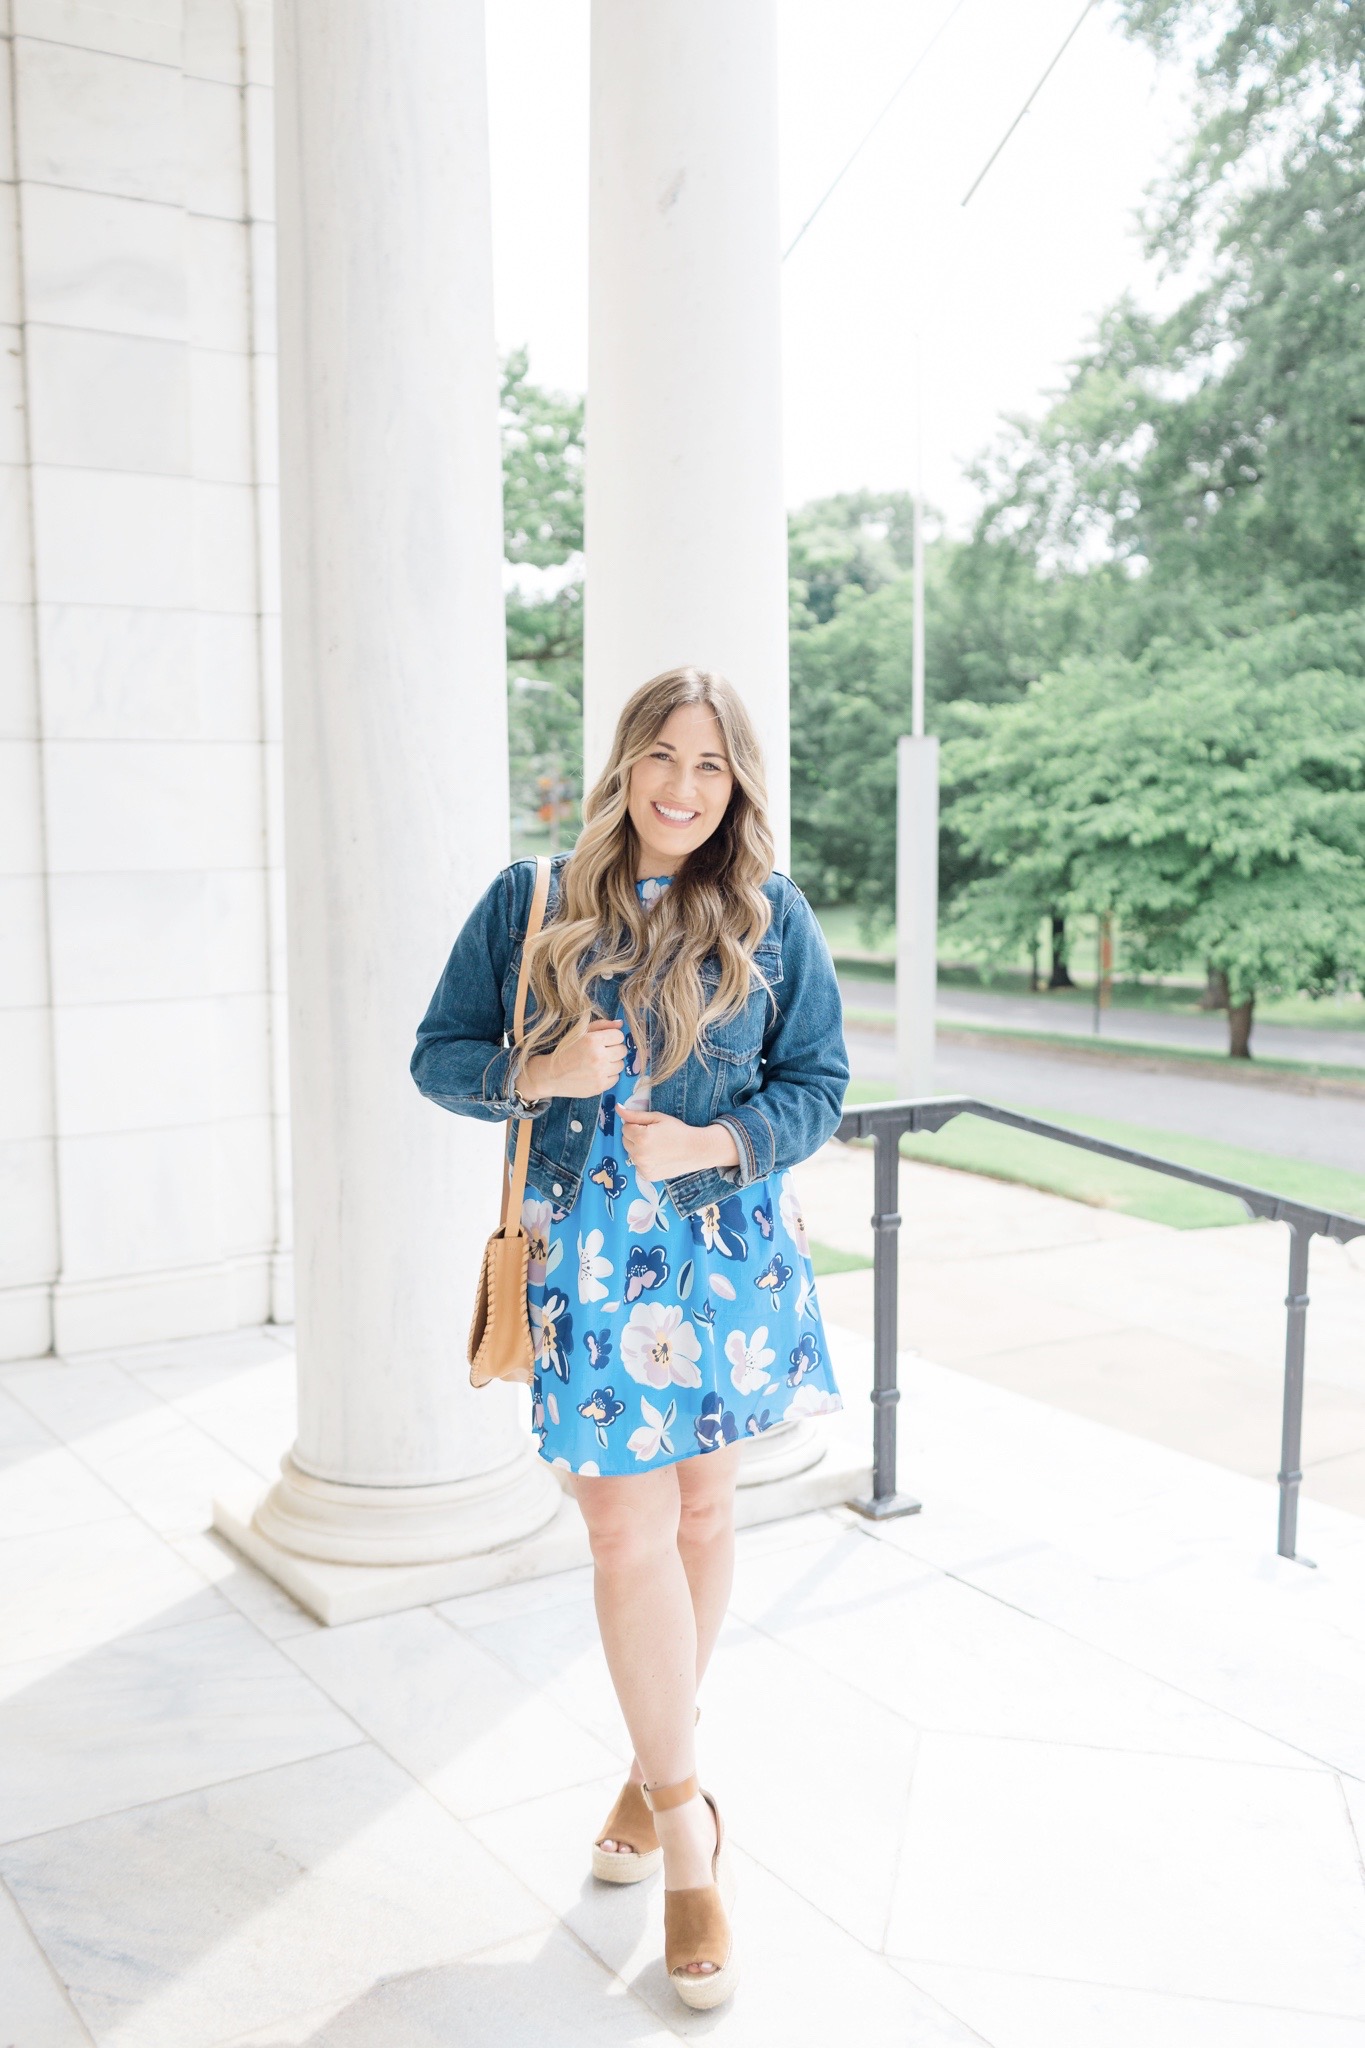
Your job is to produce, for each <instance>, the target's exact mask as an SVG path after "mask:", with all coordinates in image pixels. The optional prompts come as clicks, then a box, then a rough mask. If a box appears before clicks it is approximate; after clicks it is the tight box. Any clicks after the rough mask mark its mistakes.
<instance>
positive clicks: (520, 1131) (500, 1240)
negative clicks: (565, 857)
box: [468, 854, 550, 1387]
mask: <svg viewBox="0 0 1365 2048" xmlns="http://www.w3.org/2000/svg"><path fill="white" fill-rule="evenodd" d="M549 894H550V862H549V857H548V856H547V855H546V854H541V855H540V856H539V857H538V859H537V861H536V886H535V893H534V894H533V896H532V898H531V914H530V916H529V918H528V919H527V921H526V942H525V944H524V945H523V947H522V952H521V972H520V974H519V975H518V976H517V1006H516V1011H515V1014H514V1016H513V1020H512V1041H513V1043H514V1044H515V1045H520V1044H521V1035H522V1026H523V1025H524V1023H525V1020H526V985H527V973H526V961H527V956H528V954H529V952H530V948H531V940H532V939H533V938H534V937H535V935H536V933H537V932H538V931H539V930H540V927H541V925H542V924H543V923H544V921H545V905H546V902H547V900H548V898H549ZM531 1122H532V1119H531V1118H530V1117H529V1116H524V1117H519V1118H518V1119H517V1146H516V1153H515V1155H514V1157H513V1160H512V1166H511V1171H510V1173H509V1172H508V1168H507V1161H506V1159H505V1158H504V1160H503V1176H502V1216H501V1219H500V1220H499V1223H498V1227H497V1229H496V1230H495V1231H494V1232H493V1234H492V1236H491V1237H490V1238H489V1240H488V1243H487V1244H486V1245H485V1246H484V1253H483V1266H482V1268H481V1269H480V1272H479V1284H478V1286H477V1288H476V1289H475V1293H474V1318H473V1321H472V1322H471V1323H470V1325H469V1345H468V1352H469V1383H470V1385H471V1386H474V1387H486V1386H487V1385H488V1384H489V1382H490V1381H491V1380H514V1381H517V1382H519V1383H520V1384H521V1385H522V1386H529V1385H530V1383H531V1381H532V1379H533V1378H534V1376H535V1343H534V1340H533V1339H532V1336H531V1318H530V1315H529V1313H528V1311H527V1306H526V1280H527V1274H528V1272H529V1269H530V1263H531V1240H530V1238H529V1237H528V1236H527V1235H526V1232H525V1231H524V1230H523V1229H522V1227H521V1204H522V1198H523V1196H524V1195H525V1193H526V1162H527V1160H528V1159H529V1158H530V1156H531Z"/></svg>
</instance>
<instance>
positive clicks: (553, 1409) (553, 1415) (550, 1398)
mask: <svg viewBox="0 0 1365 2048" xmlns="http://www.w3.org/2000/svg"><path fill="white" fill-rule="evenodd" d="M545 1406H546V1407H547V1408H548V1409H549V1411H550V1420H551V1422H553V1423H554V1425H555V1427H556V1429H558V1427H559V1403H558V1401H556V1399H555V1397H554V1395H553V1394H552V1393H551V1391H550V1389H549V1388H548V1387H547V1388H546V1390H545Z"/></svg>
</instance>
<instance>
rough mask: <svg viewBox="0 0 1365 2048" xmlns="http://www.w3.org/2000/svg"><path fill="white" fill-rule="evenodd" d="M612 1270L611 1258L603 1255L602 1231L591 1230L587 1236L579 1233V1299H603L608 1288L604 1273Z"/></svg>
mask: <svg viewBox="0 0 1365 2048" xmlns="http://www.w3.org/2000/svg"><path fill="white" fill-rule="evenodd" d="M611 1270H612V1265H611V1260H610V1259H604V1258H603V1257H602V1233H601V1231H600V1230H590V1231H589V1232H588V1234H587V1236H586V1237H584V1235H583V1233H582V1231H581V1230H580V1231H579V1233H578V1299H579V1300H580V1301H603V1300H605V1299H606V1293H607V1290H606V1288H605V1287H604V1286H603V1285H602V1275H603V1274H604V1273H610V1272H611Z"/></svg>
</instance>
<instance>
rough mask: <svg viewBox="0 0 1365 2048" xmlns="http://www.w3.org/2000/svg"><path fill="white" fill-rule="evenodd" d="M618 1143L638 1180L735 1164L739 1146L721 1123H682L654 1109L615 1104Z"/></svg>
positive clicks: (698, 1171) (662, 1178)
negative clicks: (618, 1126)
mask: <svg viewBox="0 0 1365 2048" xmlns="http://www.w3.org/2000/svg"><path fill="white" fill-rule="evenodd" d="M616 1114H617V1115H618V1116H619V1117H620V1119H621V1143H622V1145H623V1147H624V1149H625V1154H626V1157H627V1159H628V1160H629V1161H630V1163H631V1165H632V1166H633V1167H634V1168H635V1171H636V1172H637V1173H638V1174H639V1176H640V1178H641V1179H642V1180H649V1181H660V1180H671V1179H673V1178H675V1177H676V1176H677V1175H679V1174H683V1173H702V1172H704V1171H705V1170H706V1168H707V1167H710V1166H736V1165H738V1163H739V1147H738V1145H737V1144H736V1143H735V1135H734V1132H733V1131H731V1130H729V1129H727V1128H726V1126H725V1125H724V1124H685V1123H684V1122H683V1120H682V1118H681V1117H677V1116H665V1115H664V1113H663V1111H662V1110H658V1109H627V1108H626V1107H625V1106H624V1104H622V1103H618V1104H617V1106H616Z"/></svg>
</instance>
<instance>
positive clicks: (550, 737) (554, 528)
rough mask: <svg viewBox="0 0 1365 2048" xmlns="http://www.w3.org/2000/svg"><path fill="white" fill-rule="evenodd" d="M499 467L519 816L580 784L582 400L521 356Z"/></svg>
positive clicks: (506, 390) (512, 378) (515, 363)
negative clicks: (557, 783)
mask: <svg viewBox="0 0 1365 2048" xmlns="http://www.w3.org/2000/svg"><path fill="white" fill-rule="evenodd" d="M502 465H503V527H504V541H503V552H504V555H505V558H506V560H507V562H508V563H509V564H511V565H512V569H513V572H514V573H513V575H512V576H511V577H510V578H509V587H508V590H507V598H506V607H507V667H508V678H507V686H508V765H509V771H510V777H511V785H512V804H513V809H514V811H520V812H522V813H534V811H535V810H536V808H537V806H538V805H539V803H540V801H541V798H542V795H543V794H544V792H543V790H542V788H541V786H540V785H541V778H542V777H544V776H557V777H560V778H562V779H563V781H564V783H565V784H566V785H567V786H568V789H569V791H570V794H571V796H572V797H575V798H576V797H578V796H580V795H581V793H582V785H583V573H582V555H583V401H582V399H581V398H575V397H572V396H570V395H567V394H565V393H563V392H558V391H550V390H546V389H545V388H544V387H542V386H541V385H538V384H534V383H533V382H532V381H531V378H530V375H529V369H528V359H527V352H526V350H525V349H524V348H523V349H514V350H513V351H512V353H511V354H510V355H509V356H508V357H507V358H506V359H505V361H504V363H503V369H502ZM517 569H529V570H531V571H532V572H535V571H540V572H542V573H541V574H540V575H535V574H532V575H531V576H530V577H526V578H523V579H520V580H519V579H517V577H516V575H515V571H516V570H517ZM555 570H562V571H564V572H565V573H564V574H563V575H562V576H559V577H556V576H554V575H553V574H551V575H548V576H547V575H546V574H545V573H544V572H547V571H548V572H553V571H555ZM570 836H571V828H570Z"/></svg>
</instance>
